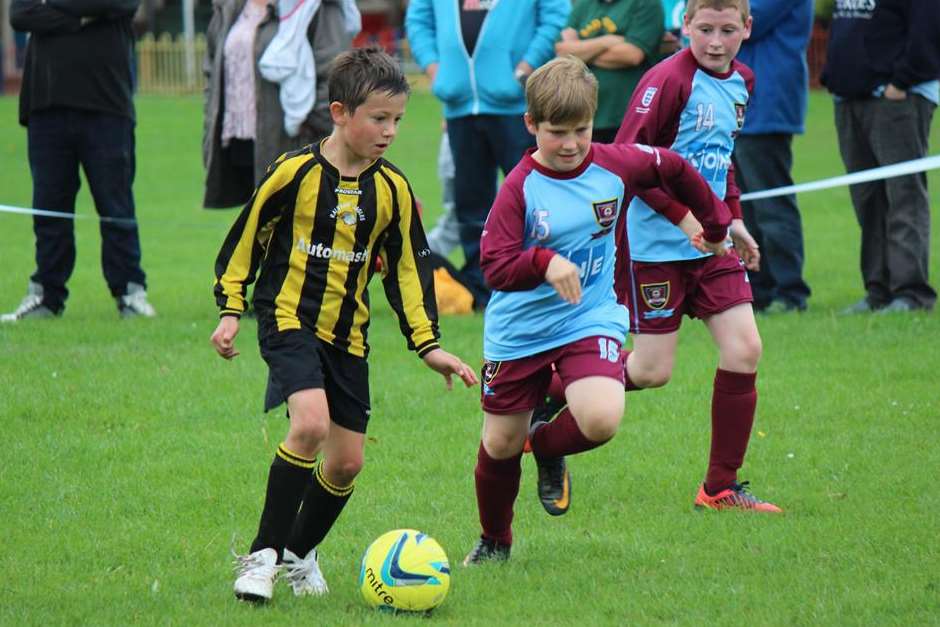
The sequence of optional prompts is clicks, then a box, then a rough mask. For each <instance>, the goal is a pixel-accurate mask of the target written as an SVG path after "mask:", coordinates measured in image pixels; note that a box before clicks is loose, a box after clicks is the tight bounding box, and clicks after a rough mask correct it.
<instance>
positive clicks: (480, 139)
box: [447, 114, 535, 305]
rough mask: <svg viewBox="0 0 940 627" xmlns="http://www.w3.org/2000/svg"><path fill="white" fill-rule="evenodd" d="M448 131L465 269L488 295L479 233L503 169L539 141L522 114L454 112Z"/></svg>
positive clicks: (470, 279)
mask: <svg viewBox="0 0 940 627" xmlns="http://www.w3.org/2000/svg"><path fill="white" fill-rule="evenodd" d="M447 135H448V139H449V140H450V148H451V151H452V152H453V156H454V193H455V199H454V200H455V203H454V208H455V211H456V214H457V225H458V229H459V231H460V245H461V247H462V248H463V254H464V267H463V268H462V269H461V275H462V279H463V280H464V281H465V282H467V283H468V284H470V286H471V287H472V289H471V291H472V292H474V293H475V294H479V293H482V294H484V295H487V294H489V288H488V287H486V283H485V282H484V281H483V272H482V271H481V270H480V235H481V234H482V233H483V223H484V222H485V221H486V216H487V214H488V213H489V211H490V207H492V206H493V201H494V200H495V199H496V183H497V176H498V170H502V171H503V174H509V172H510V170H512V169H513V168H514V167H515V166H516V164H517V163H519V160H520V159H521V158H522V155H523V153H525V151H526V149H527V148H530V147H532V146H534V145H535V138H534V137H533V136H532V135H530V134H529V131H527V130H526V127H525V123H524V122H523V121H522V115H521V114H519V115H468V116H465V117H460V118H449V119H448V120H447ZM482 304H485V300H484V301H483V302H481V305H482Z"/></svg>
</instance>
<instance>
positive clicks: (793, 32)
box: [734, 0, 813, 313]
mask: <svg viewBox="0 0 940 627" xmlns="http://www.w3.org/2000/svg"><path fill="white" fill-rule="evenodd" d="M751 15H752V16H753V18H754V26H753V27H752V29H751V37H750V38H749V39H747V40H745V41H744V43H743V44H741V51H740V52H739V53H738V60H740V61H741V62H742V63H744V64H745V65H747V66H748V67H750V68H751V69H753V70H754V75H755V77H756V80H755V83H754V94H753V95H752V96H751V102H750V103H749V104H748V107H747V117H746V118H745V120H744V127H743V128H742V129H741V134H740V135H739V136H738V138H737V140H736V141H735V146H734V168H735V176H736V180H737V183H738V187H739V188H740V189H741V192H742V193H746V192H756V191H760V190H764V189H774V188H777V187H786V186H788V185H792V184H793V179H792V177H791V176H790V170H791V168H792V166H793V151H792V148H791V144H792V143H793V135H794V134H802V133H803V130H804V121H805V120H806V104H807V100H808V93H809V72H808V70H807V67H806V47H807V45H808V44H809V36H810V32H811V31H812V28H813V0H797V1H793V0H751ZM741 210H742V213H743V214H744V223H745V224H746V225H747V228H748V230H749V231H750V232H751V234H752V235H753V236H754V239H755V240H757V244H758V246H760V251H761V265H760V269H759V270H749V271H748V277H749V279H750V281H751V289H752V290H753V292H754V309H755V310H756V311H757V312H764V313H775V312H788V311H803V310H804V309H806V300H807V298H809V295H810V288H809V285H807V284H806V281H805V280H804V279H803V260H804V254H803V224H802V220H801V218H800V209H799V206H797V203H796V195H795V194H788V195H786V196H777V197H775V198H765V199H762V200H754V201H743V202H742V203H741Z"/></svg>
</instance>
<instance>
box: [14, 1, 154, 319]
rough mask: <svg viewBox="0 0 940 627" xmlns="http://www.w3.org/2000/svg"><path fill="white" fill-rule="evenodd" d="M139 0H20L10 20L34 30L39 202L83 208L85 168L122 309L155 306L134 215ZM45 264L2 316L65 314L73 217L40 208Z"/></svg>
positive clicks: (40, 261) (27, 84) (32, 163)
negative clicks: (78, 201) (79, 198)
mask: <svg viewBox="0 0 940 627" xmlns="http://www.w3.org/2000/svg"><path fill="white" fill-rule="evenodd" d="M137 5H138V0H93V1H92V0H13V4H12V6H11V8H10V23H11V25H12V26H13V28H15V29H17V30H20V31H28V32H30V33H31V36H30V38H29V44H28V46H27V50H26V64H25V68H24V73H23V85H22V89H21V91H20V112H19V120H20V124H22V125H23V126H25V127H26V129H27V146H28V152H29V167H30V171H31V172H32V177H33V206H34V207H35V208H36V209H40V210H45V211H56V212H62V213H74V212H75V196H76V194H77V193H78V189H79V187H80V185H81V182H80V180H79V173H78V170H79V166H81V168H82V169H83V170H84V171H85V176H86V178H87V180H88V186H89V188H90V189H91V194H92V197H93V198H94V201H95V207H96V208H97V210H98V214H99V215H100V216H101V265H102V270H103V271H104V278H105V280H106V281H107V283H108V287H109V288H110V290H111V295H112V296H113V297H114V298H115V300H116V301H117V307H118V311H119V312H120V314H121V316H122V317H136V316H143V317H152V316H154V315H156V312H155V311H154V309H153V307H152V306H151V305H150V303H149V302H148V301H147V292H146V275H145V274H144V271H143V268H141V264H140V257H141V253H140V237H139V235H138V230H137V222H136V220H135V217H134V213H135V212H134V196H133V192H132V190H131V187H132V185H133V182H134V170H135V161H134V159H135V156H134V123H135V119H134V103H133V97H132V92H133V80H132V78H131V76H132V73H131V63H132V58H133V52H132V51H133V33H132V31H131V20H132V18H133V16H134V12H135V11H136V10H137ZM33 231H34V233H35V235H36V272H35V273H34V274H33V275H32V276H31V277H30V280H29V287H28V290H27V295H26V297H25V298H24V299H23V301H22V302H21V303H20V306H19V307H18V308H17V309H16V310H15V311H13V312H11V313H9V314H5V315H4V316H2V318H0V320H2V321H3V322H16V321H18V320H23V319H27V318H49V317H54V316H59V315H61V314H62V311H63V310H64V309H65V301H66V299H67V298H68V289H66V283H67V282H68V279H69V277H70V276H71V274H72V270H73V268H74V267H75V232H74V225H73V221H72V220H70V219H63V218H58V217H48V216H41V215H37V216H35V217H34V218H33Z"/></svg>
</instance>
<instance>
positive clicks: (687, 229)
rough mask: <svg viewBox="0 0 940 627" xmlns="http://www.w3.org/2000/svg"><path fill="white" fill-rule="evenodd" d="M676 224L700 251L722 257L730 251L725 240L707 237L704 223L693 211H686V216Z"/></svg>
mask: <svg viewBox="0 0 940 627" xmlns="http://www.w3.org/2000/svg"><path fill="white" fill-rule="evenodd" d="M676 226H678V227H679V228H680V229H682V232H683V233H685V236H686V237H688V238H689V243H690V244H692V247H693V248H695V250H697V251H699V252H700V253H705V254H708V253H711V254H713V255H715V256H716V257H721V256H722V255H725V254H726V253H727V252H728V251H727V249H726V248H725V243H724V242H709V241H708V240H707V239H705V231H704V229H702V224H701V223H700V222H699V221H698V219H697V218H696V217H695V216H694V215H692V212H691V211H689V212H688V213H686V214H685V217H684V218H682V220H680V221H679V224H678V225H676Z"/></svg>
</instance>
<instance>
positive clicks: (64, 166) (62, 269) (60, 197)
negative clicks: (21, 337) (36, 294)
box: [27, 109, 81, 312]
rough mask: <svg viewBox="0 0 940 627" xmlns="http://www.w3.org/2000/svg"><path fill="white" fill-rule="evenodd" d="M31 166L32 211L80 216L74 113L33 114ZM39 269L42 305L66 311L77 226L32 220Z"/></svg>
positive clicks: (54, 220) (29, 140) (36, 277)
mask: <svg viewBox="0 0 940 627" xmlns="http://www.w3.org/2000/svg"><path fill="white" fill-rule="evenodd" d="M27 146H28V149H27V151H28V154H29V168H30V172H31V173H32V178H33V207H35V208H36V209H41V210H45V211H59V212H63V213H74V212H75V196H76V194H77V193H78V189H79V187H80V186H81V181H80V179H79V176H78V153H77V151H76V148H75V139H74V137H73V135H72V130H71V125H70V116H69V112H68V111H65V110H61V109H53V110H48V111H39V112H36V113H32V114H31V115H30V118H29V125H28V127H27ZM33 233H34V234H35V236H36V271H35V272H34V273H33V275H32V276H31V277H30V280H31V281H32V282H33V283H38V284H39V285H41V286H42V288H43V304H44V305H45V306H46V307H48V308H49V309H51V310H52V311H54V312H60V311H61V310H62V309H63V308H64V307H65V300H66V298H68V289H67V288H66V287H65V284H66V283H67V282H68V280H69V277H70V276H72V270H73V269H74V268H75V228H74V224H73V221H72V220H71V219H63V218H51V217H45V216H34V217H33Z"/></svg>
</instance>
